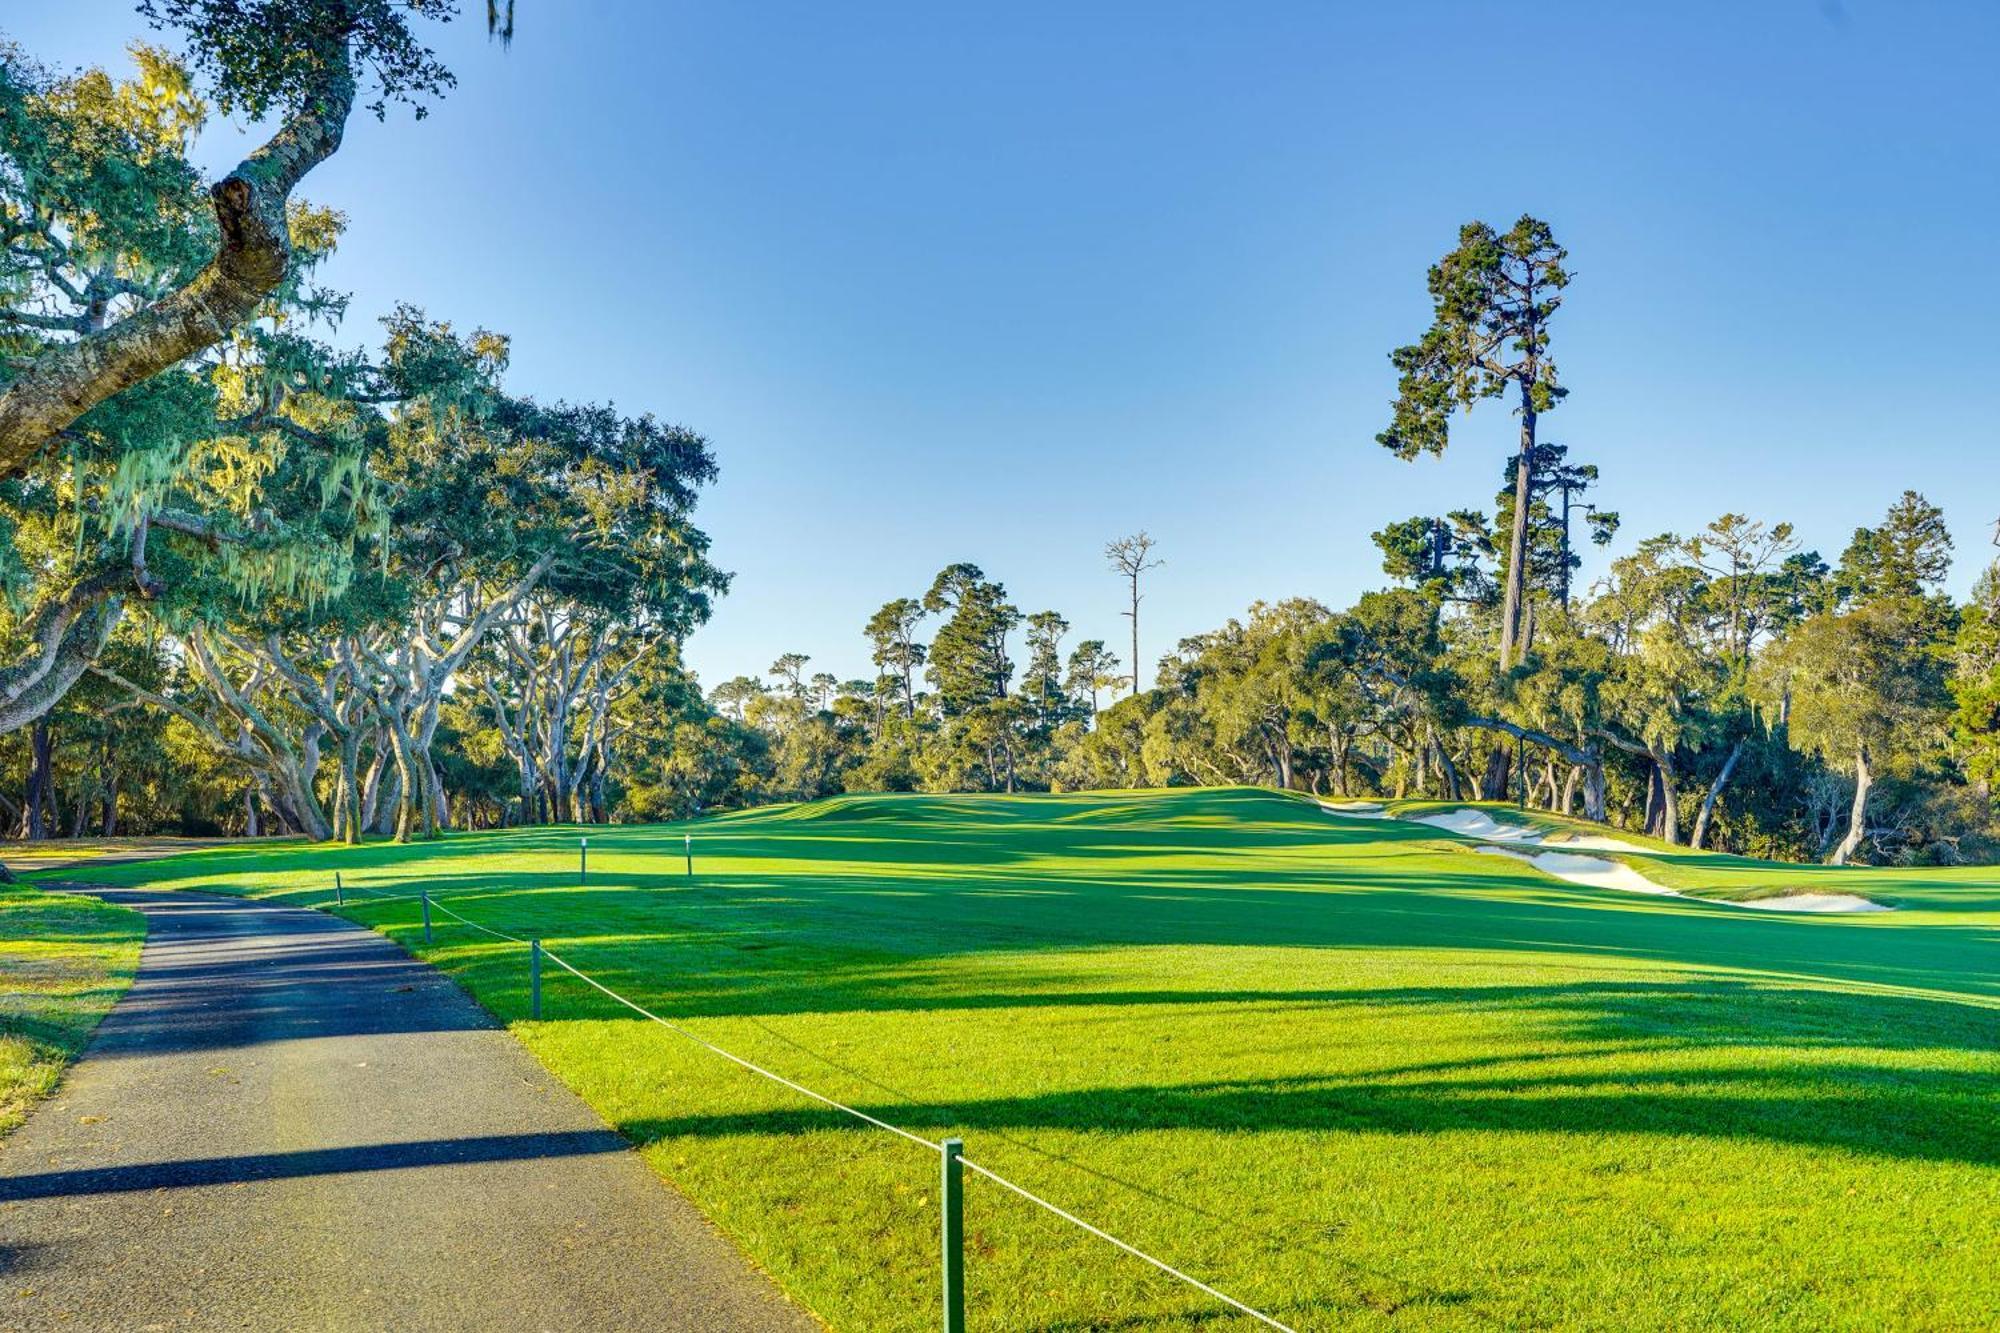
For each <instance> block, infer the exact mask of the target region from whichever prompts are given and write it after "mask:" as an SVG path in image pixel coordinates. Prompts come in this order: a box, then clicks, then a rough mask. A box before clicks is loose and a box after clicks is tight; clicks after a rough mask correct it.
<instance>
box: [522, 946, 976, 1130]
mask: <svg viewBox="0 0 2000 1333" xmlns="http://www.w3.org/2000/svg"><path fill="white" fill-rule="evenodd" d="M542 957H544V958H546V959H548V960H549V961H550V962H551V963H554V964H555V965H556V966H557V967H559V968H561V969H562V970H563V971H565V972H567V973H569V974H570V975H571V976H573V977H575V978H576V979H577V980H579V981H581V982H583V983H584V984H585V985H588V986H592V987H595V988H596V989H597V990H600V991H603V992H604V993H605V994H606V995H608V996H610V997H611V998H612V999H614V1000H616V1001H618V1003H620V1004H622V1005H624V1006H625V1007H626V1008H627V1009H630V1010H631V1011H632V1012H633V1013H635V1014H638V1015H640V1016H641V1017H644V1018H650V1019H652V1020H653V1021H654V1022H655V1023H658V1024H659V1025H660V1026H661V1027H663V1028H666V1029H667V1030H668V1031H670V1032H677V1033H679V1034H680V1035H681V1036H683V1037H686V1038H687V1039H688V1040H689V1041H691V1042H693V1043H694V1044H695V1045H697V1046H701V1047H705V1048H707V1049H708V1050H711V1051H714V1052H715V1053H716V1054H717V1055H719V1056H721V1057H722V1058H723V1059H725V1060H728V1061H730V1062H732V1063H734V1064H739V1065H741V1066H743V1068H745V1069H747V1070H749V1071H750V1072H751V1073H753V1074H762V1075H763V1076H764V1077H765V1078H768V1079H770V1080H771V1081H772V1082H773V1083H782V1084H784V1085H785V1086H786V1087H788V1088H790V1089H791V1090H792V1091H793V1092H796V1093H798V1094H799V1095H800V1096H803V1097H810V1098H812V1099H813V1100H814V1101H816V1102H823V1103H825V1104H826V1105H828V1106H831V1107H832V1108H833V1109H834V1110H836V1111H845V1112H847V1114H849V1115H851V1116H853V1117H854V1118H855V1119H857V1120H865V1121H867V1122H868V1123H869V1124H871V1125H873V1126H875V1127H876V1128H877V1129H886V1130H888V1131H889V1132H890V1133H891V1134H900V1135H901V1136H902V1137H904V1138H906V1139H908V1140H909V1141H910V1142H912V1143H921V1144H922V1145H923V1146H924V1147H926V1148H929V1149H930V1150H931V1151H932V1152H943V1151H944V1145H943V1144H941V1143H937V1142H934V1141H932V1140H930V1139H927V1138H925V1137H924V1136H923V1135H921V1134H912V1133H911V1132H910V1131H909V1130H907V1129H903V1128H902V1127H900V1126H897V1125H892V1124H890V1123H889V1122H888V1121H886V1120H878V1119H876V1118H875V1117H874V1116H872V1115H869V1114H868V1113H867V1112H866V1111H857V1110H855V1109H854V1108H853V1107H851V1106H849V1105H847V1104H846V1103H845V1102H837V1101H835V1100H834V1099H833V1098H831V1097H829V1096H827V1095H826V1094H824V1093H819V1092H814V1091H813V1090H812V1089H811V1088H808V1087H806V1086H805V1085H804V1084H801V1083H794V1082H792V1081H791V1080H790V1079H788V1078H786V1077H785V1076H784V1075H783V1074H774V1073H772V1072H771V1071H770V1070H768V1069H766V1068H764V1066H762V1065H759V1064H753V1063H751V1062H750V1061H748V1060H745V1059H744V1058H743V1057H742V1056H740V1055H736V1054H734V1053H733V1052H730V1051H725V1050H723V1049H722V1048H721V1047H720V1046H717V1045H716V1044H715V1043H714V1042H712V1041H705V1040H703V1039H702V1038H700V1037H697V1036H695V1034H694V1033H692V1032H689V1031H688V1030H687V1029H686V1028H684V1027H682V1026H680V1024H678V1023H673V1022H669V1021H668V1020H667V1019H664V1018H661V1017H660V1016H659V1015H658V1014H656V1013H654V1012H653V1011H652V1010H650V1009H648V1008H646V1006H645V1005H643V1004H640V1003H638V1002H637V1001H635V1000H628V999H626V998H625V997H624V996H623V995H620V994H619V993H618V992H617V991H615V990H612V989H611V987H609V986H607V985H605V984H604V983H603V982H601V981H599V980H598V979H597V978H596V977H593V976H590V975H589V974H588V973H585V972H581V971H578V970H577V969H576V968H575V967H573V966H572V965H571V964H570V963H569V962H568V960H566V959H564V958H562V957H561V956H559V955H557V954H553V953H550V952H549V951H548V950H547V949H546V948H544V949H543V950H542Z"/></svg>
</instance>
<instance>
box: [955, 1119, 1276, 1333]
mask: <svg viewBox="0 0 2000 1333" xmlns="http://www.w3.org/2000/svg"><path fill="white" fill-rule="evenodd" d="M958 1161H959V1165H961V1166H963V1167H964V1168H965V1169H966V1170H968V1171H972V1172H975V1173H977V1174H979V1175H982V1176H985V1177H986V1178H987V1179H988V1180H990V1181H992V1182H993V1183H994V1184H996V1185H998V1186H1000V1188H1002V1189H1005V1190H1012V1191H1013V1192H1014V1193H1016V1194H1018V1195H1020V1196H1021V1197H1022V1198H1024V1199H1026V1200H1027V1201H1028V1202H1029V1203H1032V1204H1038V1205H1040V1206H1041V1207H1043V1208H1046V1209H1048V1210H1049V1211H1050V1212H1052V1213H1054V1214H1055V1215H1056V1216H1057V1217H1060V1218H1061V1219H1062V1220H1063V1221H1065V1222H1069V1223H1072V1224H1074V1225H1076V1226H1080V1227H1082V1228H1083V1229H1084V1230H1085V1231H1088V1232H1089V1233H1090V1234H1091V1235H1093V1236H1096V1237H1097V1238H1099V1239H1100V1240H1108V1241H1110V1242H1111V1243H1112V1244H1113V1245H1116V1246H1117V1247H1118V1248H1119V1249H1121V1250H1123V1251H1125V1253H1127V1254H1129V1255H1132V1256H1133V1257H1134V1258H1138V1259H1144V1260H1145V1261H1146V1262H1147V1263H1149V1264H1151V1265H1152V1266H1153V1267H1155V1268H1157V1269H1159V1270H1160V1271H1161V1272H1162V1273H1165V1274H1167V1275H1169V1276H1171V1277H1177V1278H1179V1279H1180V1280H1181V1281H1183V1282H1185V1283H1187V1284H1188V1285H1189V1286H1190V1287H1193V1288H1195V1289H1196V1290H1198V1291H1205V1292H1207V1293H1208V1294H1209V1295H1211V1296H1213V1297H1215V1299H1217V1300H1218V1301H1221V1302H1222V1303H1223V1304H1224V1305H1227V1306H1231V1307H1233V1308H1235V1309H1238V1310H1241V1311H1242V1312H1243V1313H1244V1314H1247V1315H1249V1316H1250V1317H1251V1318H1252V1319H1255V1320H1258V1321H1259V1322H1260V1323H1264V1324H1267V1325H1269V1326H1270V1327H1272V1328H1275V1329H1277V1330H1279V1333H1298V1330H1296V1329H1294V1328H1291V1327H1290V1326H1288V1325H1285V1324H1281V1323H1279V1322H1278V1321H1277V1320H1275V1319H1273V1318H1271V1316H1269V1315H1267V1314H1265V1313H1264V1312H1263V1311H1262V1310H1258V1309H1255V1308H1253V1307H1251V1306H1248V1305H1245V1304H1244V1303H1243V1302H1242V1301H1239V1300H1237V1299H1236V1298H1235V1297H1234V1296H1231V1295H1229V1294H1228V1293H1226V1292H1220V1291H1217V1290H1216V1289H1215V1288H1214V1287H1211V1286H1209V1285H1208V1284H1207V1283H1206V1282H1203V1281H1202V1280H1201V1279H1200V1278H1194V1277H1189V1276H1188V1275H1187V1274H1186V1273H1183V1272H1181V1270H1180V1269H1178V1268H1175V1267H1174V1266H1173V1265H1172V1264H1170V1263H1168V1262H1166V1261H1165V1260H1164V1259H1155V1258H1154V1257H1153V1256H1152V1255H1150V1254H1147V1253H1146V1252H1145V1251H1144V1250H1142V1249H1140V1248H1139V1247H1138V1246H1136V1245H1128V1244H1126V1243H1125V1242H1124V1241H1122V1240H1120V1239H1118V1237H1116V1236H1114V1235H1112V1234H1111V1233H1110V1232H1108V1231H1106V1230H1104V1229H1103V1228H1101V1227H1094V1226H1092V1225H1091V1224H1090V1223H1088V1222H1086V1221H1084V1220H1083V1219H1082V1218H1080V1217H1078V1216H1077V1215H1076V1214H1075V1213H1071V1212H1066V1211H1064V1210H1063V1209H1061V1208H1058V1207H1056V1205H1054V1204H1052V1203H1050V1202H1049V1201H1048V1200H1047V1199H1044V1198H1043V1197H1042V1196H1041V1195H1039V1194H1035V1193H1033V1192H1031V1191H1029V1190H1026V1189H1023V1188H1022V1187H1021V1186H1019V1185H1016V1184H1015V1183H1014V1182H1013V1181H1011V1180H1009V1179H1007V1177H1005V1176H1003V1175H1001V1174H1000V1173H999V1172H998V1171H993V1170H989V1169H988V1168H986V1167H983V1166H981V1165H980V1164H979V1163H977V1162H975V1161H973V1160H972V1159H971V1158H970V1157H966V1156H963V1155H961V1156H960V1157H959V1159H958Z"/></svg>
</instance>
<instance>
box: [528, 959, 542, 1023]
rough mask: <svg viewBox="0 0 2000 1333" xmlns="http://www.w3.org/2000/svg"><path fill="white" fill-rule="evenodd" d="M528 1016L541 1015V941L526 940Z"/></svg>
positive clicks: (539, 1019) (539, 1017) (539, 1018)
mask: <svg viewBox="0 0 2000 1333" xmlns="http://www.w3.org/2000/svg"><path fill="white" fill-rule="evenodd" d="M528 1017H530V1018H532V1019H534V1020H535V1021H536V1022H540V1021H541V1017H542V942H541V941H540V940H529V941H528Z"/></svg>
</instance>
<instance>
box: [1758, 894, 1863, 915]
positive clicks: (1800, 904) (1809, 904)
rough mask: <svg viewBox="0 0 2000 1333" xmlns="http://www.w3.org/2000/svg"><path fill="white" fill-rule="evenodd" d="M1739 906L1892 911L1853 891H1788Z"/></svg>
mask: <svg viewBox="0 0 2000 1333" xmlns="http://www.w3.org/2000/svg"><path fill="white" fill-rule="evenodd" d="M1735 905H1736V906H1737V907H1754V908H1756V909H1757V910H1758V911H1760V912H1892V911H1894V910H1895V909H1894V908H1892V907H1889V906H1888V905H1886V904H1884V903H1878V902H1871V901H1869V900H1868V899H1866V898H1859V897H1856V896H1855V895H1854V894H1851V893H1787V894H1785V895H1784V896H1782V897H1779V898H1752V899H1750V900H1749V901H1748V902H1740V903H1737V904H1735Z"/></svg>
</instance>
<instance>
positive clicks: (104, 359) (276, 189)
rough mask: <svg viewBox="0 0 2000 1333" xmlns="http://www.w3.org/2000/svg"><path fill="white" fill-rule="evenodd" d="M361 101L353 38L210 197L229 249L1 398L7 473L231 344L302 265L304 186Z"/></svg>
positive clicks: (46, 359) (46, 361) (32, 370)
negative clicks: (297, 245) (299, 231)
mask: <svg viewBox="0 0 2000 1333" xmlns="http://www.w3.org/2000/svg"><path fill="white" fill-rule="evenodd" d="M353 105H354V70H353V67H352V65H351V63H350V60H349V55H348V47H347V41H346V39H345V38H344V37H343V38H342V39H341V40H339V41H336V42H333V43H331V44H330V45H329V48H328V54H327V59H326V64H325V66H324V68H323V69H322V70H321V71H320V77H319V82H318V85H317V86H316V87H315V88H314V89H313V91H312V93H311V94H310V95H309V96H308V97H307V98H306V99H305V100H304V103H303V105H301V106H300V107H299V108H298V109H297V110H295V111H294V112H292V114H291V115H290V116H288V117H287V118H286V120H285V122H284V124H283V125H282V126H280V127H279V129H278V132H277V133H276V134H274V135H272V136H271V138H270V140H269V141H268V142H267V143H265V144H264V145H263V146H262V147H261V148H259V149H257V151H256V152H254V153H252V154H251V155H250V156H249V157H247V158H245V159H244V160H243V162H242V163H241V164H240V165H239V166H238V167H237V168H236V170H234V171H232V172H230V173H229V174H228V175H227V176H225V177H223V178H222V179H221V180H220V181H218V182H216V184H215V188H214V189H213V190H211V191H210V194H211V196H212V198H213V200H214V205H215V220H216V223H217V226H218V227H219V228H220V230H221V233H222V244H221V246H220V248H218V249H217V251H216V253H215V257H214V258H213V259H211V260H210V261H209V262H208V264H207V266H206V267H204V268H203V269H202V270H201V272H199V273H197V274H196V275H195V276H194V277H193V278H191V279H190V280H189V281H188V283H187V285H185V286H183V287H180V288H178V289H176V290H174V291H172V292H169V293H168V294H167V295H166V296H163V297H161V298H160V299H159V300H158V301H155V302H154V303H153V304H151V305H149V306H147V307H145V308H144V309H142V310H140V311H138V312H137V313H135V314H132V315H130V316H128V317H127V318H125V319H123V320H120V321H119V322H118V323H116V324H113V325H111V326H110V327H108V328H105V329H103V330H100V331H99V332H96V333H93V334H91V335H89V336H87V337H81V338H78V339H76V340H74V341H72V342H66V343H63V344H61V345H59V346H56V347H52V348H50V349H49V350H48V351H46V352H44V353H43V354H42V355H41V356H40V357H38V358H36V359H35V361H34V362H33V363H32V365H30V367H29V368H28V369H27V370H26V371H24V372H23V373H22V374H21V376H20V378H18V379H17V380H15V381H14V383H12V384H11V385H9V386H8V387H7V389H6V391H5V392H4V393H0V476H15V475H18V474H19V473H21V472H22V471H23V470H25V469H26V468H27V467H28V466H29V465H30V464H32V463H33V462H34V461H35V459H36V458H37V457H38V456H40V455H41V454H42V452H43V451H44V450H46V449H47V448H48V447H49V443H50V441H52V440H53V439H54V438H55V437H56V433H57V432H58V431H60V430H62V429H63V428H64V427H66V426H68V425H69V424H70V423H71V422H72V421H75V420H76V419H77V418H78V417H80V416H82V415H83V414H84V413H85V412H87V411H89V410H90V409H91V408H92V407H95V406H96V405H97V404H98V403H101V402H103V401H104V400H105V399H107V398H110V397H111V396H113V395H114V394H117V393H121V392H123V391H124V390H126V389H129V388H131V387H132V386H133V385H135V384H139V383H141V382H142V381H144V380H147V379H150V378H151V377H152V376H154V375H157V374H159V373H160V372H161V371H163V370H166V369H167V368H169V367H171V366H174V365H177V364H179V363H180V362H181V361H184V360H186V359H187V358H188V357H190V356H192V355H194V354H195V353H197V352H199V351H201V350H202V349H204V348H206V347H212V346H214V345H215V344H216V343H218V342H221V341H222V340H223V339H224V338H227V337H228V336H229V333H230V331H231V330H233V329H235V328H238V327H240V326H241V325H242V324H243V323H244V322H245V321H247V320H248V319H250V318H251V317H252V315H254V314H255V312H256V310H257V307H258V305H259V304H260V303H261V302H262V301H263V300H264V299H265V298H266V297H268V296H269V295H270V294H271V293H272V292H273V291H275V290H276V289H277V287H278V284H279V283H280V282H282V281H283V280H284V277H285V273H286V271H287V270H288V269H289V268H290V266H291V257H292V248H291V237H290V232H289V229H288V222H287V219H286V205H287V203H288V201H289V200H290V198H291V193H292V189H293V187H295V186H296V185H297V184H298V183H299V181H300V180H301V179H302V178H303V177H304V176H305V174H306V173H307V172H309V171H311V170H312V169H313V168H314V167H315V166H317V165H319V164H320V163H321V162H324V161H325V160H326V159H327V158H329V157H331V156H332V155H333V153H334V151H335V150H336V149H338V148H339V147H340V139H341V134H342V133H343V131H344V130H345V128H346V125H347V115H348V112H349V111H350V110H351V109H352V108H353Z"/></svg>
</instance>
